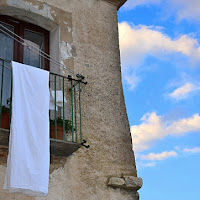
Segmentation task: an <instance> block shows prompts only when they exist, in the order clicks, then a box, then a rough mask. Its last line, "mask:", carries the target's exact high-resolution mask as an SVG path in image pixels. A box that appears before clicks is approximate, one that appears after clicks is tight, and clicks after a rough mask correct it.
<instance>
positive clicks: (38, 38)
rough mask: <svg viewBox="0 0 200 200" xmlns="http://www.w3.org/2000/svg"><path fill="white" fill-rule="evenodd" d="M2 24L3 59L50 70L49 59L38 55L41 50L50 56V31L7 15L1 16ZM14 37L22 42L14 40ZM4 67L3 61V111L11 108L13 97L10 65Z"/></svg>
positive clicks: (0, 45)
mask: <svg viewBox="0 0 200 200" xmlns="http://www.w3.org/2000/svg"><path fill="white" fill-rule="evenodd" d="M0 24H1V25H3V26H4V27H5V28H3V27H0V57H1V58H3V59H7V60H14V61H17V62H20V63H24V64H27V65H31V66H34V67H38V68H42V69H45V70H49V61H48V59H45V58H44V57H43V56H42V55H41V54H38V52H39V51H40V50H41V51H43V52H45V53H46V54H48V55H49V32H48V31H46V30H45V29H43V28H41V27H38V26H36V25H33V24H30V23H26V22H23V21H21V20H17V19H14V18H12V17H9V16H5V15H0ZM10 31H11V32H10ZM12 32H13V33H15V34H16V35H18V36H20V37H21V38H23V39H24V41H22V40H20V39H19V38H17V37H16V36H14V35H13V34H12ZM10 36H11V37H10ZM13 37H15V38H16V39H17V40H18V41H20V42H18V41H16V40H14V38H13ZM24 42H26V44H29V45H31V46H33V48H34V51H33V50H32V49H30V48H28V46H26V45H25V46H24V45H23V43H24ZM21 43H22V44H21ZM4 65H7V66H6V67H3V66H2V61H0V93H1V94H0V104H1V106H2V109H3V111H4V110H6V109H7V108H9V98H10V95H11V94H10V93H11V70H10V65H8V63H4ZM1 121H2V120H1Z"/></svg>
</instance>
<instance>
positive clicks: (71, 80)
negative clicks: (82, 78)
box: [71, 79, 74, 142]
mask: <svg viewBox="0 0 200 200" xmlns="http://www.w3.org/2000/svg"><path fill="white" fill-rule="evenodd" d="M71 104H72V142H74V106H73V104H74V103H73V82H72V79H71Z"/></svg>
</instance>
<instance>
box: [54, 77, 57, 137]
mask: <svg viewBox="0 0 200 200" xmlns="http://www.w3.org/2000/svg"><path fill="white" fill-rule="evenodd" d="M54 89H55V93H54V94H55V96H54V100H55V138H56V139H57V116H56V76H55V84H54Z"/></svg>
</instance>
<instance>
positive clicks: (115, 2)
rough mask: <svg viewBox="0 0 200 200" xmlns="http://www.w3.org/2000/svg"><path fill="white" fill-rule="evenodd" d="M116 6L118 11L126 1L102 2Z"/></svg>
mask: <svg viewBox="0 0 200 200" xmlns="http://www.w3.org/2000/svg"><path fill="white" fill-rule="evenodd" d="M104 1H107V2H109V3H112V4H114V5H116V6H117V9H119V8H120V7H121V6H122V5H123V4H124V3H125V2H126V1H127V0H104Z"/></svg>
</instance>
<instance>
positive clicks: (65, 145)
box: [0, 128, 81, 157]
mask: <svg viewBox="0 0 200 200" xmlns="http://www.w3.org/2000/svg"><path fill="white" fill-rule="evenodd" d="M9 134H10V131H9V130H5V129H1V128H0V145H3V146H8V144H9ZM80 147H81V145H80V144H77V143H74V142H67V141H62V140H56V139H53V138H51V139H50V148H51V151H50V152H51V154H52V155H54V156H63V157H68V156H70V155H71V154H72V153H74V152H75V151H77V150H78V149H79V148H80Z"/></svg>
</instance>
